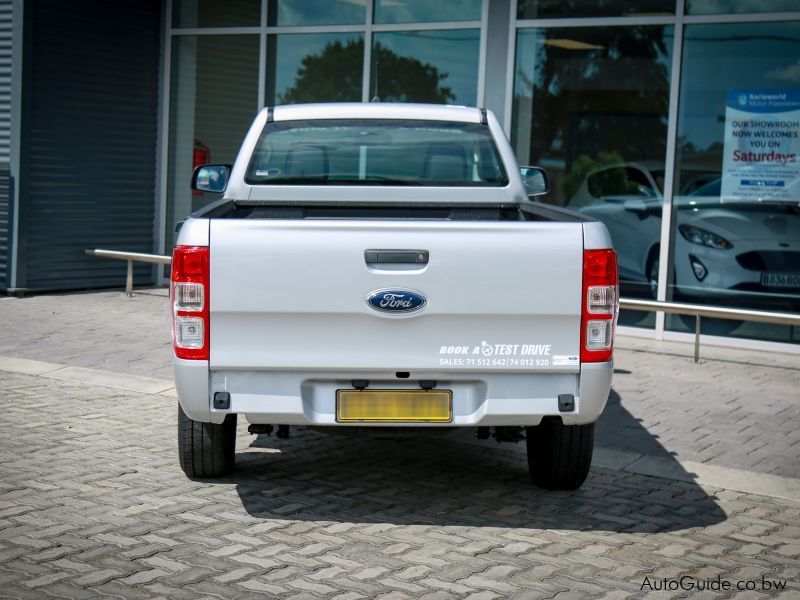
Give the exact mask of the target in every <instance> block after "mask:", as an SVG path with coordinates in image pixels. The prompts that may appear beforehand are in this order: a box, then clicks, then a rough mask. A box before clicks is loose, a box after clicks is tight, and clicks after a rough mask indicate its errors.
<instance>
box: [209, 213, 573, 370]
mask: <svg viewBox="0 0 800 600" xmlns="http://www.w3.org/2000/svg"><path fill="white" fill-rule="evenodd" d="M209 240H210V256H211V272H210V275H211V287H210V293H209V296H210V298H209V305H210V310H211V332H210V333H211V335H210V337H211V358H210V366H211V368H212V369H310V370H311V369H313V370H320V369H322V370H328V369H330V370H346V371H352V370H383V371H385V370H392V371H419V370H436V371H442V370H445V371H449V370H453V371H458V370H465V371H472V372H475V371H480V370H515V371H519V370H525V371H539V370H558V371H571V372H577V371H578V369H579V360H578V356H579V345H580V317H581V289H582V288H581V285H582V284H581V275H582V274H581V269H582V252H583V229H582V225H581V224H580V223H553V222H548V223H539V222H485V221H465V222H458V221H435V220H432V221H415V220H410V221H402V220H397V221H371V220H338V219H336V220H276V219H216V220H212V221H211V222H210V237H209ZM372 249H384V250H427V251H428V252H429V262H428V263H427V265H411V264H407V265H395V264H388V265H374V264H373V265H368V264H367V262H366V260H365V251H366V250H372ZM381 289H394V290H410V291H414V292H417V293H419V294H421V295H422V296H424V297H425V299H426V300H427V303H426V305H425V306H424V307H423V309H421V310H419V311H417V312H413V313H407V314H405V313H400V314H388V313H382V312H378V311H376V310H374V309H373V308H371V307H370V306H369V304H368V303H367V297H368V296H369V294H370V293H371V292H373V291H375V290H381Z"/></svg>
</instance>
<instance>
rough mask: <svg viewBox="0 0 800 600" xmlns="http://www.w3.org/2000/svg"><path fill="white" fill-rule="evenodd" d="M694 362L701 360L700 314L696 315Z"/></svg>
mask: <svg viewBox="0 0 800 600" xmlns="http://www.w3.org/2000/svg"><path fill="white" fill-rule="evenodd" d="M694 362H696V363H699V362H700V315H699V314H697V315H695V316H694Z"/></svg>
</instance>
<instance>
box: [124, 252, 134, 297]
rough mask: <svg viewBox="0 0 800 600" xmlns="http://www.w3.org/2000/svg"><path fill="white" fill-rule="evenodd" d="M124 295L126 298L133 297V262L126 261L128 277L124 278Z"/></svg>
mask: <svg viewBox="0 0 800 600" xmlns="http://www.w3.org/2000/svg"><path fill="white" fill-rule="evenodd" d="M125 294H126V295H127V296H128V298H132V297H133V261H132V260H129V261H128V276H127V277H126V278H125Z"/></svg>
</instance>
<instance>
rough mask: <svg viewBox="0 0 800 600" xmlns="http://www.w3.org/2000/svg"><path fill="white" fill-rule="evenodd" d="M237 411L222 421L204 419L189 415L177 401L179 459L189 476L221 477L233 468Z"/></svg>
mask: <svg viewBox="0 0 800 600" xmlns="http://www.w3.org/2000/svg"><path fill="white" fill-rule="evenodd" d="M235 452H236V415H227V416H226V417H225V420H224V421H223V422H222V423H203V422H201V421H195V420H194V419H190V418H189V417H187V416H186V413H185V412H183V408H182V407H181V405H180V403H179V404H178V461H179V462H180V465H181V469H183V472H184V473H186V476H187V477H190V478H192V479H194V478H200V479H203V478H212V477H222V476H223V475H227V474H228V473H230V472H231V471H233V463H234V455H235Z"/></svg>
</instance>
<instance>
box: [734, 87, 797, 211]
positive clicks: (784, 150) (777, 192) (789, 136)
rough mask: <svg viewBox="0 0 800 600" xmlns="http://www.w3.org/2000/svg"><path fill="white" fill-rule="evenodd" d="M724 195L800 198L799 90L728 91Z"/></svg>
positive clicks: (765, 199)
mask: <svg viewBox="0 0 800 600" xmlns="http://www.w3.org/2000/svg"><path fill="white" fill-rule="evenodd" d="M721 197H722V199H723V200H753V201H775V200H779V201H781V200H786V201H792V200H794V201H797V200H798V198H800V90H730V91H728V93H727V97H726V107H725V151H724V158H723V163H722V191H721Z"/></svg>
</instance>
